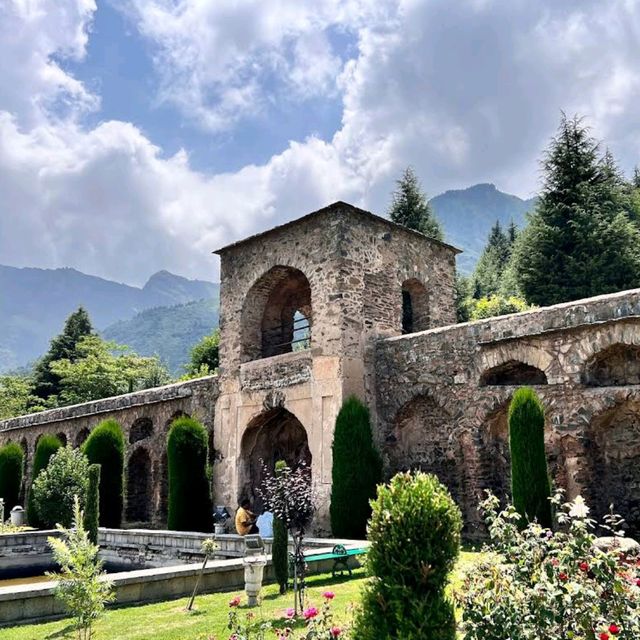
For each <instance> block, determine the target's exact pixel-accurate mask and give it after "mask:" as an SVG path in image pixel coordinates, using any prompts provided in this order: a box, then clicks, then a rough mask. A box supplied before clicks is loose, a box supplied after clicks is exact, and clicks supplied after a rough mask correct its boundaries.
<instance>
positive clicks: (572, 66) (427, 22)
mask: <svg viewBox="0 0 640 640" xmlns="http://www.w3.org/2000/svg"><path fill="white" fill-rule="evenodd" d="M639 103H640V2H638V1H637V0H609V1H608V2H606V3H604V2H599V1H597V0H562V1H560V2H559V1H558V0H538V1H537V2H535V3H532V2H530V1H526V0H463V1H461V2H441V1H440V0H295V1H294V0H268V1H267V0H228V1H225V2H219V1H217V0H216V1H214V0H98V2H97V3H96V2H95V0H30V1H29V2H25V1H24V0H0V263H4V264H11V265H16V266H40V267H58V266H73V267H76V268H79V269H81V270H83V271H86V272H89V273H94V274H97V275H101V276H104V277H108V278H113V279H116V280H120V281H125V282H129V283H134V284H140V283H142V282H144V281H145V280H146V278H147V277H148V276H149V275H150V274H151V273H153V272H154V271H157V270H159V269H163V268H164V269H169V270H171V271H174V272H176V273H181V274H184V275H187V276H191V277H204V278H208V279H213V278H216V277H217V263H216V261H215V259H214V258H212V256H211V251H212V250H213V249H215V248H216V247H218V246H220V245H223V244H226V243H228V242H230V241H233V240H236V239H239V238H241V237H243V236H245V235H248V234H251V233H255V232H257V231H260V230H262V229H265V228H267V227H269V226H272V225H274V224H278V223H280V222H283V221H285V220H289V219H292V218H294V217H297V216H300V215H303V214H304V213H306V212H308V211H311V210H313V209H316V208H318V207H320V206H322V205H325V204H327V203H329V202H332V201H334V200H337V199H343V200H349V201H351V202H353V203H354V204H357V205H360V206H363V207H365V208H369V209H371V210H373V211H376V212H384V211H385V209H386V207H387V205H388V202H389V194H390V192H391V190H392V189H393V186H394V180H395V179H396V178H397V176H398V175H399V173H400V172H401V171H402V169H403V168H404V167H406V166H407V165H409V164H411V165H413V166H414V167H415V169H416V171H417V173H418V174H419V176H420V178H421V180H422V183H423V186H424V188H425V190H426V191H427V192H428V193H429V194H431V195H435V194H437V193H440V192H442V191H444V190H446V189H450V188H463V187H466V186H469V185H471V184H475V183H478V182H493V183H495V184H496V185H497V186H498V187H499V188H501V189H503V190H504V191H507V192H510V193H515V194H517V195H520V196H522V197H530V196H531V195H533V194H534V193H535V192H536V190H537V188H538V181H539V165H538V162H539V158H540V155H541V152H542V151H543V150H544V148H545V147H546V145H547V144H548V141H549V139H550V137H551V136H552V135H553V133H554V131H555V129H556V127H557V125H558V121H559V116H560V111H561V110H564V111H565V112H567V113H569V114H573V113H579V114H581V115H584V116H585V118H586V121H587V122H588V124H589V125H591V127H592V129H593V133H594V134H595V135H596V136H597V137H598V138H600V139H603V140H605V142H606V144H607V145H608V147H609V148H610V149H611V150H612V151H613V153H614V155H615V156H616V157H617V158H618V160H619V162H620V165H621V168H622V169H623V170H624V171H626V172H629V171H630V170H631V169H632V167H633V166H634V165H635V164H637V163H638V161H639V159H640V124H639V123H638V118H637V111H638V110H637V105H638V104H639Z"/></svg>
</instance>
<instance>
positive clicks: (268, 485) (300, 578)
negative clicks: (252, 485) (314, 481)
mask: <svg viewBox="0 0 640 640" xmlns="http://www.w3.org/2000/svg"><path fill="white" fill-rule="evenodd" d="M263 478H264V480H263V482H262V487H261V488H260V489H259V493H260V496H261V497H262V499H263V501H264V504H265V508H266V509H268V510H269V511H271V512H272V513H273V517H274V518H279V519H280V520H282V522H284V523H285V526H286V528H287V530H288V531H289V533H290V534H291V537H292V538H293V559H294V562H293V590H294V609H295V613H296V615H297V613H298V610H299V609H300V610H302V608H303V606H304V588H305V583H304V577H305V560H304V536H305V534H306V530H307V527H308V526H309V524H310V523H311V519H312V518H313V514H314V513H315V510H316V504H315V496H314V493H313V489H312V487H311V471H310V469H309V468H308V467H307V466H306V465H305V463H304V462H301V463H300V464H299V465H298V466H297V467H296V468H295V469H291V468H290V467H288V466H286V465H284V466H282V465H281V466H280V467H279V469H278V472H277V473H275V472H273V471H272V470H271V469H268V468H267V467H266V466H264V473H263Z"/></svg>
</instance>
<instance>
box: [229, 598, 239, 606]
mask: <svg viewBox="0 0 640 640" xmlns="http://www.w3.org/2000/svg"><path fill="white" fill-rule="evenodd" d="M239 604H240V596H236V597H235V598H231V600H229V606H230V607H237V606H238V605H239Z"/></svg>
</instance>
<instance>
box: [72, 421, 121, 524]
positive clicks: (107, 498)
mask: <svg viewBox="0 0 640 640" xmlns="http://www.w3.org/2000/svg"><path fill="white" fill-rule="evenodd" d="M124 446H125V444H124V436H123V435H122V427H121V426H120V425H119V424H118V423H117V422H116V421H115V420H105V421H104V422H101V423H100V424H99V425H98V426H97V427H96V428H95V429H94V430H93V431H92V432H91V433H90V434H89V437H88V438H87V440H86V441H85V443H84V445H83V446H82V450H83V452H84V454H85V455H86V456H87V459H88V460H89V464H99V465H100V526H102V527H111V528H113V529H119V528H120V526H121V525H122V505H123V500H124V498H123V494H124Z"/></svg>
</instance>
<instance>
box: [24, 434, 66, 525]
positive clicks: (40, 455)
mask: <svg viewBox="0 0 640 640" xmlns="http://www.w3.org/2000/svg"><path fill="white" fill-rule="evenodd" d="M61 446H62V442H61V441H60V438H58V436H55V435H53V434H51V433H45V434H44V435H43V436H41V437H40V439H39V440H38V444H37V445H36V451H35V453H34V454H33V472H32V474H31V488H30V489H29V500H28V503H27V522H28V523H29V524H30V525H31V526H32V527H35V528H40V527H42V526H43V524H42V522H41V521H40V518H39V517H38V511H37V509H36V504H35V501H34V499H33V483H34V481H35V479H36V478H37V477H38V475H39V474H40V472H41V471H42V470H43V469H46V467H47V465H48V464H49V460H50V459H51V456H52V455H53V454H54V453H55V452H56V451H57V450H58V449H59V448H60V447H61Z"/></svg>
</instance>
